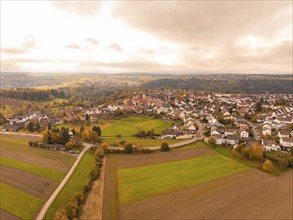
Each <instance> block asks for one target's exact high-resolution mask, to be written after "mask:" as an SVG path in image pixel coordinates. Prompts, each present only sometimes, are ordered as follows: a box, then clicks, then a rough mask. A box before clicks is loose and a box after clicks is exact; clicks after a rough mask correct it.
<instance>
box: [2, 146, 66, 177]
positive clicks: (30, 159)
mask: <svg viewBox="0 0 293 220" xmlns="http://www.w3.org/2000/svg"><path fill="white" fill-rule="evenodd" d="M1 156H2V157H7V158H11V159H14V160H19V161H23V162H26V163H31V164H35V165H38V166H42V167H47V168H51V169H55V170H60V171H62V172H67V170H68V169H69V168H70V166H69V165H67V164H64V163H61V162H58V161H55V160H50V159H47V158H43V157H37V156H33V155H30V154H26V153H21V154H20V153H17V152H15V151H9V150H6V149H5V148H3V149H1Z"/></svg>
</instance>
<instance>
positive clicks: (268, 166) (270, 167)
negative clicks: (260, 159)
mask: <svg viewBox="0 0 293 220" xmlns="http://www.w3.org/2000/svg"><path fill="white" fill-rule="evenodd" d="M273 168H274V165H273V163H272V161H270V160H268V159H267V160H266V161H265V162H264V163H263V165H262V170H263V171H266V172H272V170H273Z"/></svg>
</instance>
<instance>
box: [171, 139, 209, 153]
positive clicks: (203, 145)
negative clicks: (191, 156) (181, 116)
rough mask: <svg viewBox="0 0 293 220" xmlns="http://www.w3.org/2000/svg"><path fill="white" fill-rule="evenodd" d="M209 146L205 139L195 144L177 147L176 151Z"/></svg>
mask: <svg viewBox="0 0 293 220" xmlns="http://www.w3.org/2000/svg"><path fill="white" fill-rule="evenodd" d="M205 147H207V144H206V143H205V142H203V141H197V142H195V143H193V144H189V145H186V146H183V147H179V148H175V149H174V151H178V150H191V149H197V148H205Z"/></svg>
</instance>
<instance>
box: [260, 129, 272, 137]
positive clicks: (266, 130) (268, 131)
mask: <svg viewBox="0 0 293 220" xmlns="http://www.w3.org/2000/svg"><path fill="white" fill-rule="evenodd" d="M262 134H263V136H265V135H270V136H271V135H272V131H271V129H268V128H263V129H262Z"/></svg>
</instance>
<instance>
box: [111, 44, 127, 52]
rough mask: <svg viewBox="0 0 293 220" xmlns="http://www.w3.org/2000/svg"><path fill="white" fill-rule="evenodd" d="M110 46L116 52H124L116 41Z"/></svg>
mask: <svg viewBox="0 0 293 220" xmlns="http://www.w3.org/2000/svg"><path fill="white" fill-rule="evenodd" d="M109 48H110V49H111V50H114V51H116V52H124V50H123V49H122V48H121V47H120V46H119V45H118V44H115V43H113V44H111V45H110V46H109Z"/></svg>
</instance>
